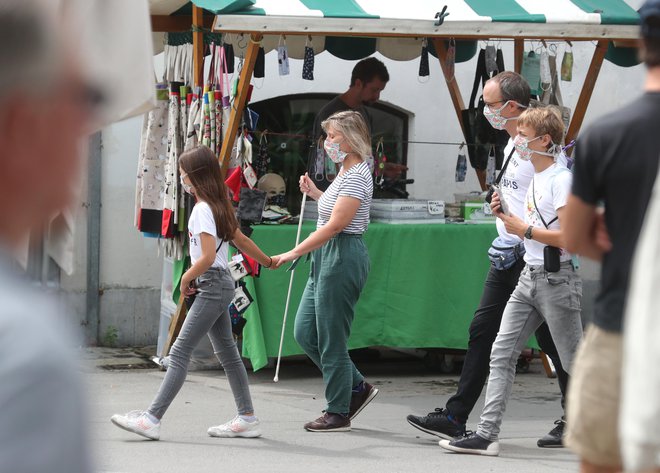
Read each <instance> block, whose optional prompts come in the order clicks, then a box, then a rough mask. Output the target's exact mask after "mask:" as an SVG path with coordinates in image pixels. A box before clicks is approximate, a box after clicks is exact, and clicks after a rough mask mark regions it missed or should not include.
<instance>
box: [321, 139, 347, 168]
mask: <svg viewBox="0 0 660 473" xmlns="http://www.w3.org/2000/svg"><path fill="white" fill-rule="evenodd" d="M323 148H324V149H325V152H326V153H328V156H329V157H330V159H331V160H332V162H333V163H336V164H340V163H343V162H344V159H346V156H348V153H347V152H346V151H342V150H341V149H340V148H341V143H333V142H332V141H330V140H328V139H326V140H325V143H323Z"/></svg>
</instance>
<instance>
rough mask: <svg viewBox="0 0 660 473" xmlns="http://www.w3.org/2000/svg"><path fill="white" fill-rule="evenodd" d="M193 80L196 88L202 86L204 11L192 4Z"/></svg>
mask: <svg viewBox="0 0 660 473" xmlns="http://www.w3.org/2000/svg"><path fill="white" fill-rule="evenodd" d="M192 8H193V11H192V19H193V24H192V27H193V34H192V36H193V80H194V82H195V86H196V87H203V86H204V10H203V9H201V8H199V7H198V6H196V5H195V4H193V7H192Z"/></svg>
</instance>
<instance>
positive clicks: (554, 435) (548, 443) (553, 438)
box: [536, 419, 566, 448]
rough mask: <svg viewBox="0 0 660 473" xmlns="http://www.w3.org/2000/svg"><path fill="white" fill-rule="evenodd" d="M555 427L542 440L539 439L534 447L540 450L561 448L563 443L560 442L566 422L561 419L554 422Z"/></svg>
mask: <svg viewBox="0 0 660 473" xmlns="http://www.w3.org/2000/svg"><path fill="white" fill-rule="evenodd" d="M555 425H556V427H555V428H554V429H552V430H551V431H550V432H548V433H547V434H546V435H545V436H544V437H543V438H540V439H539V440H538V442H536V445H538V446H539V447H541V448H562V447H563V446H564V443H563V441H562V439H563V437H564V428H565V427H566V422H564V420H563V419H559V420H556V421H555Z"/></svg>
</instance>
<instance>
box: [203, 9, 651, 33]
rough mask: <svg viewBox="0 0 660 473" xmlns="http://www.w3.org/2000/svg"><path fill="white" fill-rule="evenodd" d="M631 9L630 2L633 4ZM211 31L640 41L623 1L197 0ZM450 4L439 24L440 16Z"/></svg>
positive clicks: (635, 17)
mask: <svg viewBox="0 0 660 473" xmlns="http://www.w3.org/2000/svg"><path fill="white" fill-rule="evenodd" d="M631 3H632V1H631ZM195 4H196V5H197V6H199V7H201V8H204V9H206V10H209V11H212V12H215V13H217V14H218V16H217V18H216V21H215V24H214V29H215V30H216V31H221V32H233V33H241V32H243V33H245V32H257V33H261V34H264V35H272V34H287V35H308V34H309V35H326V36H371V37H379V36H387V37H393V36H403V37H409V38H410V37H413V38H414V37H434V36H445V37H454V38H470V39H474V38H508V37H511V38H530V39H532V38H539V39H540V38H542V39H571V40H580V39H584V40H590V39H603V38H608V39H635V38H637V37H638V26H637V25H638V23H639V16H638V14H637V11H636V10H635V9H634V8H633V7H632V6H631V5H630V4H629V3H627V2H626V1H624V0H545V1H543V0H496V1H494V0H443V1H441V2H430V1H428V0H406V1H405V6H404V5H402V4H401V3H400V2H395V1H384V0H332V1H328V0H234V1H232V0H195ZM445 5H446V10H445V13H447V16H446V17H444V18H443V21H442V24H440V25H438V24H437V23H438V22H437V20H436V18H435V17H436V14H437V13H438V12H440V11H442V10H443V7H444V6H445Z"/></svg>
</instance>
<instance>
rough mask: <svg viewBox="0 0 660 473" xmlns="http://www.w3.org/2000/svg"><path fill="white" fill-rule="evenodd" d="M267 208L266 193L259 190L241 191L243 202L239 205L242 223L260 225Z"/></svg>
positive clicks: (239, 216) (239, 215) (239, 217)
mask: <svg viewBox="0 0 660 473" xmlns="http://www.w3.org/2000/svg"><path fill="white" fill-rule="evenodd" d="M265 208H266V192H264V191H260V190H259V189H249V188H245V187H243V188H242V189H241V200H240V201H239V203H238V214H237V216H238V219H239V220H240V221H241V222H249V223H259V222H261V219H262V217H263V214H264V209H265Z"/></svg>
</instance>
